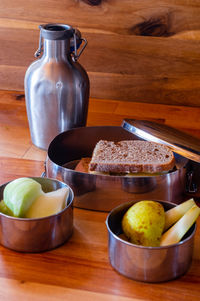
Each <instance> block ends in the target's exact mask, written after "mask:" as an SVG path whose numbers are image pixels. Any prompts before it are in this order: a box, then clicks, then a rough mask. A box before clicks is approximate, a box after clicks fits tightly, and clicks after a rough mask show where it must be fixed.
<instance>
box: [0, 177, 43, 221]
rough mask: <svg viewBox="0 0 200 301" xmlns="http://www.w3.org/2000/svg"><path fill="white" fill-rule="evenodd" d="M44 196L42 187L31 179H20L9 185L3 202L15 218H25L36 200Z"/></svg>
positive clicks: (4, 193)
mask: <svg viewBox="0 0 200 301" xmlns="http://www.w3.org/2000/svg"><path fill="white" fill-rule="evenodd" d="M41 194H44V193H43V191H42V187H41V185H40V184H39V183H38V182H37V181H35V180H33V179H31V178H19V179H16V180H14V181H12V182H10V183H8V184H7V185H6V187H5V189H4V192H3V200H4V202H5V204H6V206H7V207H8V208H9V209H10V210H11V211H12V213H13V216H15V217H24V216H25V214H26V212H27V211H28V210H29V208H30V207H31V205H32V204H33V202H34V201H35V199H36V198H37V197H38V196H39V195H41Z"/></svg>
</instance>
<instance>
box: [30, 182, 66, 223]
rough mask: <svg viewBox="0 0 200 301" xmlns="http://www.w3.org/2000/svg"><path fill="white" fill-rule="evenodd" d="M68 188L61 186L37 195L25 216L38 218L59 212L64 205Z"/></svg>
mask: <svg viewBox="0 0 200 301" xmlns="http://www.w3.org/2000/svg"><path fill="white" fill-rule="evenodd" d="M68 194H69V188H67V187H63V188H60V189H58V190H55V191H51V192H47V193H44V194H42V195H40V196H38V197H37V199H36V200H35V201H34V203H33V204H32V206H31V207H30V209H29V210H28V211H27V213H26V215H25V217H27V218H40V217H45V216H50V215H53V214H56V213H58V212H60V211H61V210H62V209H64V207H65V206H66V200H67V197H68Z"/></svg>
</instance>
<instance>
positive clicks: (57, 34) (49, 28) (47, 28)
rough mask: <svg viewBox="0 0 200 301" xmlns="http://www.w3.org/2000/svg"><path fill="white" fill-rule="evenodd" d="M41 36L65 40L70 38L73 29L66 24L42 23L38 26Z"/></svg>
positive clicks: (48, 38)
mask: <svg viewBox="0 0 200 301" xmlns="http://www.w3.org/2000/svg"><path fill="white" fill-rule="evenodd" d="M39 28H40V31H41V36H42V38H44V39H47V40H65V39H68V38H71V37H72V36H73V34H74V31H75V29H74V28H73V27H71V26H70V25H67V24H58V23H50V24H42V25H40V26H39Z"/></svg>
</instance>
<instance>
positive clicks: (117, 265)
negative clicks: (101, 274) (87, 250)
mask: <svg viewBox="0 0 200 301" xmlns="http://www.w3.org/2000/svg"><path fill="white" fill-rule="evenodd" d="M134 203H135V202H134V201H132V202H128V203H125V204H121V205H120V206H118V207H116V208H114V209H113V210H112V211H111V212H110V213H109V215H108V217H107V220H106V225H107V230H108V252H109V259H110V263H111V265H112V267H113V268H114V269H115V270H116V271H118V272H119V273H120V274H122V275H124V276H126V277H128V278H131V279H134V280H137V281H143V282H163V281H168V280H172V279H175V278H177V277H180V276H181V275H183V274H185V273H186V272H187V271H188V269H189V267H190V264H191V261H192V253H193V245H194V234H195V231H196V224H194V225H193V226H192V227H191V228H190V229H189V230H188V232H187V233H186V234H185V236H184V237H183V239H182V240H181V241H180V242H179V243H177V244H173V245H169V246H163V247H144V246H140V245H135V244H132V243H130V242H128V241H126V240H124V239H122V238H121V237H120V235H121V234H122V233H123V231H122V227H121V221H122V217H123V215H124V214H125V212H126V211H127V210H128V209H129V208H130V207H131V206H132V205H133V204H134ZM160 203H161V204H162V205H163V206H164V209H165V210H168V209H170V208H172V207H174V206H175V204H172V203H171V204H170V203H166V202H160Z"/></svg>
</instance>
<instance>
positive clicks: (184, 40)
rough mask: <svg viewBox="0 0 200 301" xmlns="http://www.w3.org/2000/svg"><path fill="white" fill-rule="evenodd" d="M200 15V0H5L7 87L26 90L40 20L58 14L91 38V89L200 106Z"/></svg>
mask: <svg viewBox="0 0 200 301" xmlns="http://www.w3.org/2000/svg"><path fill="white" fill-rule="evenodd" d="M199 15H200V3H199V1H196V0H191V1H187V0H181V1H178V0H175V1H171V0H162V1H159V0H151V1H145V0H137V1H132V0H123V1H120V0H101V1H100V0H84V1H83V0H82V1H81V0H76V1H74V0H60V1H59V2H58V1H56V0H43V1H42V2H41V1H39V0H35V1H34V2H31V1H25V0H18V1H14V0H9V1H7V0H1V1H0V42H1V47H0V58H1V59H0V88H1V89H8V90H18V91H23V81H24V74H25V71H26V69H27V67H28V66H29V64H30V63H31V62H32V61H33V60H34V57H33V55H34V52H35V50H36V49H37V48H38V40H39V30H38V25H39V24H43V23H53V22H54V23H56V22H57V23H67V24H71V25H72V26H74V27H77V28H79V29H80V31H81V32H82V35H83V36H84V37H85V38H86V39H87V40H88V46H87V47H86V49H85V51H84V52H83V54H82V55H81V57H80V63H81V64H82V65H83V66H84V67H85V69H86V70H87V72H88V74H89V77H90V81H91V93H90V94H91V97H93V98H99V99H115V100H123V101H130V102H141V103H159V104H169V105H171V104H174V105H184V106H199V104H200V103H199V98H200V88H199V87H200V56H199V46H200V20H199ZM102 87H103V89H102Z"/></svg>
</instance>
